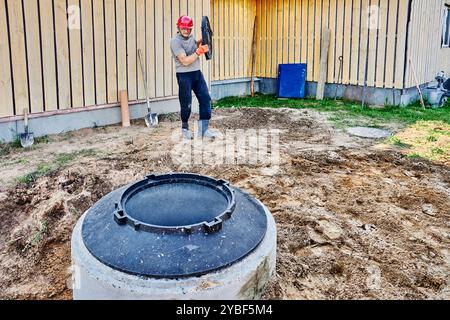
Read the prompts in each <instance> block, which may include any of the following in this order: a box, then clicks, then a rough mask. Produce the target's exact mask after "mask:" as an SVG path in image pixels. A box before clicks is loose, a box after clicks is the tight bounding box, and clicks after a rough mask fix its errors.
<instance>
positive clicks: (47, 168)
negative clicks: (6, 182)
mask: <svg viewBox="0 0 450 320" xmlns="http://www.w3.org/2000/svg"><path fill="white" fill-rule="evenodd" d="M97 154H98V151H97V150H94V149H83V150H79V151H75V152H71V153H60V154H58V155H57V156H56V157H55V159H54V161H53V162H52V163H41V164H39V165H38V167H37V168H36V170H35V171H32V172H30V173H28V174H26V175H24V176H20V177H18V178H16V180H17V182H18V183H24V184H31V183H33V182H35V181H36V180H37V179H38V178H40V177H43V176H47V175H49V174H50V173H52V172H55V171H58V170H61V169H62V168H64V167H65V166H67V165H68V164H70V163H71V162H73V161H74V160H75V159H77V158H82V157H91V156H95V155H97Z"/></svg>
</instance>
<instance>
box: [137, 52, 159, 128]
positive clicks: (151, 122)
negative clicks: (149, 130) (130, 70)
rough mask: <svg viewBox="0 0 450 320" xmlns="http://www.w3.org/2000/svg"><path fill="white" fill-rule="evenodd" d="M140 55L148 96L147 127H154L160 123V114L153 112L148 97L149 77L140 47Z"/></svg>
mask: <svg viewBox="0 0 450 320" xmlns="http://www.w3.org/2000/svg"><path fill="white" fill-rule="evenodd" d="M138 56H139V64H140V65H141V71H142V79H143V80H144V86H145V96H146V98H147V112H148V113H147V115H146V116H145V118H144V120H145V124H146V125H147V127H154V126H157V125H158V122H159V121H158V114H157V113H154V112H153V113H152V109H151V108H150V99H149V97H148V85H147V77H146V76H145V70H144V64H143V63H142V55H141V49H138Z"/></svg>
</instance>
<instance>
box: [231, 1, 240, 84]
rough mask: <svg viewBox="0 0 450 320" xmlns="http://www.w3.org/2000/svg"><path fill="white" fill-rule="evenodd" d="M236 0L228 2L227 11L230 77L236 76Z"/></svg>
mask: <svg viewBox="0 0 450 320" xmlns="http://www.w3.org/2000/svg"><path fill="white" fill-rule="evenodd" d="M235 9H236V0H230V4H229V11H230V38H231V45H230V50H229V51H230V53H229V55H230V61H231V63H230V69H231V70H230V78H233V79H234V78H237V76H236V71H237V69H236V63H235V61H236V59H238V57H239V56H238V55H237V54H236V50H237V47H238V46H237V43H236V18H237V16H236V10H235Z"/></svg>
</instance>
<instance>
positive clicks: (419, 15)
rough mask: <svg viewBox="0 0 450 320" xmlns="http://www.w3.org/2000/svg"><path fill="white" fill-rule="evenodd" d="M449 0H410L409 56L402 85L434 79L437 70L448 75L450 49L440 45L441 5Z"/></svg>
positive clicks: (422, 82) (449, 71) (449, 0)
mask: <svg viewBox="0 0 450 320" xmlns="http://www.w3.org/2000/svg"><path fill="white" fill-rule="evenodd" d="M445 3H447V4H450V0H413V1H412V11H411V22H410V26H409V37H408V57H410V58H411V61H412V64H411V62H410V61H409V58H408V65H407V69H406V81H405V87H406V88H409V87H413V86H415V85H416V82H415V78H414V74H413V68H414V70H415V72H416V75H417V78H418V82H419V84H424V83H428V82H431V81H433V80H434V78H435V76H436V74H437V73H438V72H439V71H445V72H446V74H447V75H449V74H450V49H449V48H442V31H443V30H442V25H443V10H444V4H445Z"/></svg>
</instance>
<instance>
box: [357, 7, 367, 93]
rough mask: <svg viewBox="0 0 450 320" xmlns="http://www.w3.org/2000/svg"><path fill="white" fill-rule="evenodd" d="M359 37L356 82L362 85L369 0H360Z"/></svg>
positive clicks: (363, 80)
mask: <svg viewBox="0 0 450 320" xmlns="http://www.w3.org/2000/svg"><path fill="white" fill-rule="evenodd" d="M361 10H362V11H361V38H360V39H359V45H360V50H359V54H360V57H359V58H360V60H359V61H360V62H359V72H358V73H359V75H358V84H359V85H360V86H363V85H364V84H365V78H366V71H367V69H366V68H367V67H368V65H367V55H368V52H367V43H368V41H369V23H368V22H369V21H368V10H369V0H362V7H361Z"/></svg>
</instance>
